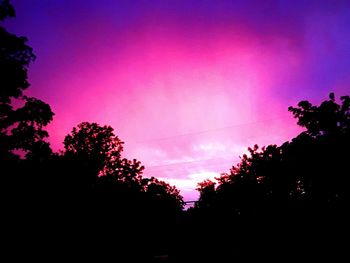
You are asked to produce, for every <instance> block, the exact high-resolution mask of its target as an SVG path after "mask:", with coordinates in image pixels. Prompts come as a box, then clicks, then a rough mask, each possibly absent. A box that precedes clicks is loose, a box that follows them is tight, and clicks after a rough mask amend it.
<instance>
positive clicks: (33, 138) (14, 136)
mask: <svg viewBox="0 0 350 263" xmlns="http://www.w3.org/2000/svg"><path fill="white" fill-rule="evenodd" d="M14 16H15V11H14V8H13V7H12V5H11V4H10V3H9V1H8V0H3V1H1V2H0V20H4V19H5V18H7V17H14ZM0 39H1V42H0V87H1V90H0V158H1V159H3V160H4V159H11V158H14V157H15V155H14V154H13V152H12V150H14V149H18V150H23V151H26V152H28V151H29V152H30V151H32V150H33V149H34V148H38V145H43V144H46V146H45V147H46V148H47V146H48V144H47V143H46V142H44V141H43V139H44V138H45V137H47V136H48V134H47V132H46V131H45V130H44V127H45V126H46V125H47V124H48V123H49V122H50V121H51V120H52V118H53V115H54V114H53V112H52V111H51V108H50V106H49V105H48V104H46V103H44V102H43V101H41V100H38V99H35V98H30V97H27V96H25V95H23V91H24V90H25V89H27V88H28V87H29V82H28V66H29V64H30V63H31V62H32V61H34V59H35V55H34V53H33V50H32V48H31V47H30V46H28V45H27V41H28V39H27V38H26V37H18V36H16V35H14V34H11V33H9V32H8V31H6V29H5V28H4V27H2V26H0ZM21 104H24V106H22V107H21V106H18V105H21ZM15 105H16V106H15Z"/></svg>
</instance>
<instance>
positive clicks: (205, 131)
mask: <svg viewBox="0 0 350 263" xmlns="http://www.w3.org/2000/svg"><path fill="white" fill-rule="evenodd" d="M284 117H286V115H282V114H280V115H277V116H276V117H274V118H270V119H265V120H258V121H254V122H247V123H240V124H233V125H229V126H224V127H219V128H214V129H207V130H201V131H196V132H188V133H182V134H176V135H171V136H167V137H161V138H155V139H150V140H144V141H135V143H137V144H143V143H148V142H154V141H164V140H169V139H173V138H177V137H183V136H188V135H197V134H204V133H209V132H217V131H221V130H226V129H232V128H237V127H241V126H249V125H254V124H257V123H264V122H269V121H273V120H278V119H282V118H284Z"/></svg>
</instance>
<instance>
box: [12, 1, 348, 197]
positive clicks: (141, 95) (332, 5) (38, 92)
mask: <svg viewBox="0 0 350 263" xmlns="http://www.w3.org/2000/svg"><path fill="white" fill-rule="evenodd" d="M12 3H13V5H14V6H15V8H16V11H17V18H15V19H10V20H7V22H6V23H5V26H6V27H7V28H8V29H9V30H11V31H12V32H15V33H17V34H19V35H25V36H27V37H29V40H30V42H29V44H30V45H31V46H32V47H33V48H34V50H35V53H36V55H37V57H38V58H37V60H36V61H35V63H33V64H32V65H31V67H30V72H29V74H30V82H31V84H32V86H31V88H30V90H28V93H29V94H30V95H33V96H36V97H38V98H40V99H42V100H44V101H46V102H48V103H49V104H50V105H51V107H52V108H53V110H54V112H55V113H56V115H55V119H54V121H53V123H52V124H51V125H50V127H49V132H50V136H51V137H50V142H51V144H52V146H53V148H54V149H55V150H59V149H62V141H63V138H64V136H65V135H66V134H67V133H68V132H69V131H70V130H71V129H72V127H73V126H75V125H77V124H78V123H79V122H82V121H95V122H98V123H100V124H109V125H111V126H112V127H113V128H114V129H115V132H116V134H117V135H118V136H119V137H120V138H121V139H122V140H123V141H125V155H126V156H127V157H130V158H134V157H135V158H137V159H139V160H140V161H142V162H143V163H144V164H145V166H146V172H145V174H146V175H147V176H151V175H153V176H156V177H159V178H162V179H165V180H168V181H169V182H171V183H172V184H176V185H177V186H178V187H179V188H180V189H181V191H182V195H183V196H184V197H185V199H186V200H188V199H194V198H196V196H197V193H196V192H195V191H194V188H195V187H196V183H197V182H198V181H202V180H204V179H206V178H213V177H215V176H218V175H219V174H220V172H226V171H228V169H229V168H230V167H231V166H232V165H233V164H236V163H237V162H238V160H239V159H238V156H239V155H242V154H243V153H244V152H245V149H246V148H247V147H248V146H252V145H253V144H255V143H258V144H260V145H265V144H270V143H276V144H280V143H282V142H284V141H286V140H288V139H290V138H292V137H293V136H295V135H296V134H298V132H300V129H299V128H298V127H297V126H296V124H295V123H296V122H295V120H293V119H292V117H291V115H290V114H289V113H288V112H287V108H288V106H290V105H296V104H297V102H298V101H300V100H303V99H308V100H310V101H312V102H320V101H321V100H323V99H325V98H326V97H327V95H328V93H329V92H331V91H334V92H335V93H336V95H345V94H349V93H350V92H349V91H350V86H349V84H350V74H349V73H350V1H341V0H339V1H322V0H317V1H316V0H315V1H312V0H309V1H295V0H294V1H272V0H270V1H269V0H265V1H258V0H256V1H218V0H212V1H206V0H197V1H192V0H184V1H181V0H178V1H175V0H173V1H166V0H159V1H152V0H144V1H136V0H135V1H134V0H133V1H131V0H130V1H115V0H94V1H92V0H90V1H89V0H84V1H83V0H13V1H12Z"/></svg>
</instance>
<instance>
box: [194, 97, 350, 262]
mask: <svg viewBox="0 0 350 263" xmlns="http://www.w3.org/2000/svg"><path fill="white" fill-rule="evenodd" d="M340 102H341V103H340V104H338V103H337V101H336V98H335V96H334V94H333V93H331V94H330V95H329V100H326V101H324V102H322V103H321V104H320V105H312V104H311V103H310V102H308V101H301V102H300V103H299V104H298V106H297V107H289V111H290V112H292V114H293V115H294V117H295V118H297V120H298V124H299V125H300V126H302V127H305V128H306V130H305V131H304V132H302V133H301V134H299V135H298V136H296V137H295V138H293V139H292V140H291V141H289V142H285V143H284V144H282V145H281V146H277V145H269V146H267V147H262V148H259V147H258V146H257V145H255V146H254V147H253V148H248V152H249V154H245V155H243V156H242V158H241V160H240V162H239V163H238V164H237V165H236V166H233V167H232V168H231V169H230V172H229V173H225V174H222V175H221V177H220V178H217V186H216V187H215V182H207V181H204V182H203V183H200V184H199V187H198V190H199V192H200V198H199V202H198V205H197V206H196V207H195V211H191V213H194V214H195V215H199V217H200V218H202V217H203V216H206V217H207V218H211V221H209V222H216V223H218V222H220V223H221V224H227V227H226V228H225V230H226V231H230V230H231V229H230V228H229V225H233V226H236V227H238V228H236V229H235V230H232V233H231V234H232V235H235V236H236V237H237V238H238V239H239V240H240V242H239V243H235V242H233V243H235V244H236V249H237V251H238V252H239V253H238V252H237V253H238V254H241V255H246V256H245V257H247V255H248V254H246V253H249V251H250V250H254V251H257V253H259V254H260V258H262V257H263V255H265V256H267V257H268V258H271V257H272V256H274V255H278V252H282V253H289V252H290V251H296V253H297V254H298V255H300V254H299V253H305V254H306V255H309V256H310V255H313V256H314V257H316V258H322V255H326V254H328V253H329V251H333V252H334V251H338V252H340V251H341V252H342V253H343V252H344V250H339V247H340V246H341V244H340V243H339V242H329V240H330V239H332V240H334V239H336V240H338V239H339V238H340V236H341V234H340V232H339V231H345V230H346V228H347V227H346V220H345V218H347V217H345V214H347V213H348V212H349V211H348V210H349V209H348V207H349V191H348V189H347V186H348V185H349V177H348V176H347V173H348V170H349V168H348V162H349V160H350V154H349V151H348V149H349V148H350V130H349V124H350V99H349V96H343V97H341V98H340ZM208 211H209V212H208ZM208 213H209V216H208ZM213 219H214V221H213ZM196 222H197V224H208V221H204V222H203V221H202V220H199V219H198V220H197V221H196ZM316 222H318V223H319V224H322V230H321V231H322V233H323V236H322V237H321V236H320V235H319V231H320V230H318V229H317V223H316ZM274 231H275V233H274V234H272V233H273V232H274ZM266 235H269V236H270V237H271V238H272V239H276V240H280V242H271V243H265V242H264V236H266ZM246 236H250V237H251V239H250V241H249V240H247V239H246V238H245V237H246ZM220 237H221V238H224V234H222V235H220ZM212 238H213V237H212ZM252 239H253V240H255V242H253V243H252V242H251V240H252ZM294 239H295V240H296V243H295V244H292V243H291V242H290V240H294ZM304 240H305V242H304ZM306 240H307V241H306ZM198 242H200V241H198ZM233 243H232V244H233ZM310 243H311V244H313V246H314V247H315V249H311V248H310V247H309V244H310ZM283 244H284V245H283ZM271 248H272V249H273V250H272V251H269V249H271ZM327 249H328V250H327ZM326 251H327V252H326ZM333 252H332V253H333ZM334 253H335V252H334ZM238 254H237V255H238Z"/></svg>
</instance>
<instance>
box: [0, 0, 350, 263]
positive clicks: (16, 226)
mask: <svg viewBox="0 0 350 263" xmlns="http://www.w3.org/2000/svg"><path fill="white" fill-rule="evenodd" d="M14 15H15V12H14V9H13V7H12V6H11V4H10V3H9V1H8V0H2V1H0V20H4V19H5V18H7V17H12V16H14ZM34 59H35V55H34V53H33V50H32V48H31V47H30V46H28V45H27V39H26V38H25V37H18V36H16V35H13V34H11V33H9V32H8V31H7V30H6V29H5V28H3V27H2V26H0V85H1V89H0V167H1V193H2V195H3V198H2V200H3V206H2V207H3V209H2V212H3V213H2V214H3V217H2V218H3V220H2V221H3V223H2V227H3V229H4V231H3V232H4V235H3V236H4V237H5V240H4V241H5V242H4V244H5V248H6V249H5V250H7V251H8V252H9V254H10V255H11V258H12V259H16V258H17V257H24V258H25V259H26V260H28V259H29V258H34V259H38V258H43V259H46V260H50V261H51V260H53V259H62V260H86V259H89V260H94V259H95V260H96V259H97V260H103V259H105V257H111V258H112V259H113V260H117V261H118V260H119V262H134V261H135V260H136V261H137V262H138V261H145V262H148V261H153V262H186V261H188V260H196V261H208V260H211V261H215V262H219V261H222V262H228V261H234V260H236V261H240V260H253V259H260V260H263V259H264V260H265V259H268V260H272V259H278V260H282V261H284V260H288V259H295V260H305V259H309V260H316V259H321V258H324V257H326V256H330V257H332V259H333V261H334V260H336V259H337V257H338V256H346V244H347V243H346V242H343V238H346V236H347V232H348V216H347V214H348V210H349V208H348V207H349V190H348V185H349V184H348V180H349V167H348V165H349V161H350V158H349V157H350V153H349V149H350V136H349V135H350V98H349V96H343V97H340V100H336V98H335V96H334V94H333V93H331V94H330V95H329V99H328V100H325V101H324V102H322V103H321V104H320V105H312V104H311V103H309V102H308V101H302V102H300V103H299V104H298V105H297V106H296V107H290V108H289V111H290V112H291V113H292V114H293V116H294V117H295V118H296V119H297V121H298V125H300V126H302V127H304V128H305V131H304V132H302V133H301V134H299V135H298V136H297V137H296V138H294V139H292V140H291V141H289V142H286V143H284V144H282V145H280V146H277V145H268V146H265V147H262V148H260V147H259V146H257V145H255V146H253V147H252V148H248V150H249V154H245V155H243V156H242V157H241V161H240V162H239V163H238V164H237V165H235V166H233V167H232V168H231V170H230V172H229V173H226V174H222V175H221V176H220V177H219V178H217V179H216V181H209V180H206V181H204V182H202V183H200V184H199V185H198V191H199V193H200V198H199V200H198V202H197V203H196V205H195V207H194V208H191V209H189V210H188V211H184V210H183V208H184V201H183V198H182V197H181V195H180V192H179V191H178V190H177V189H176V188H175V187H174V186H170V185H169V184H167V183H165V182H163V181H160V180H157V179H156V178H153V177H152V178H145V177H143V171H144V166H143V165H142V164H141V162H139V161H138V160H135V159H134V160H128V159H126V158H123V156H122V153H123V142H122V141H121V140H120V139H119V138H118V136H116V135H115V134H114V131H113V128H112V127H110V126H101V125H99V124H97V123H87V122H83V123H80V124H79V125H77V127H74V128H73V129H72V131H71V132H70V133H69V134H68V135H67V136H66V137H65V139H64V150H63V151H61V152H59V153H54V152H53V151H52V150H51V148H50V145H49V143H48V142H47V141H46V138H47V137H48V133H47V131H46V130H45V126H47V125H48V124H49V123H50V122H51V121H52V119H53V116H54V113H53V112H52V110H51V108H50V106H49V105H48V104H46V103H45V102H43V101H41V100H38V99H36V98H32V97H28V96H25V95H24V91H25V90H26V89H27V88H28V87H29V82H28V75H27V71H28V66H29V64H30V63H31V62H32V61H33V60H34ZM21 157H22V158H21ZM96 256H97V258H93V257H96Z"/></svg>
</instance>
